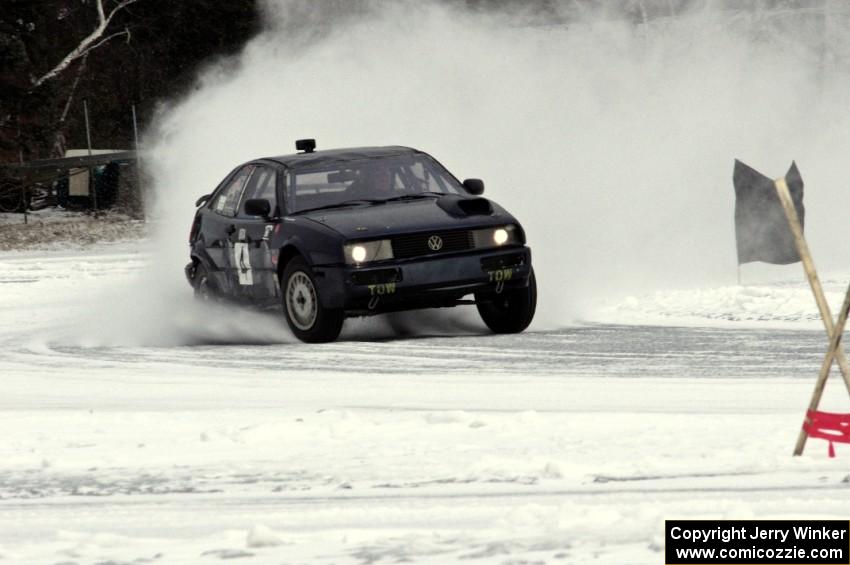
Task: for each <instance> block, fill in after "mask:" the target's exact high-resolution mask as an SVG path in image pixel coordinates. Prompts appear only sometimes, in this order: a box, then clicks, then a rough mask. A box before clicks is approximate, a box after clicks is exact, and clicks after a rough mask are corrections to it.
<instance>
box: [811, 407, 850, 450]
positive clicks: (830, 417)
mask: <svg viewBox="0 0 850 565" xmlns="http://www.w3.org/2000/svg"><path fill="white" fill-rule="evenodd" d="M803 429H804V430H805V431H806V433H807V434H808V435H809V437H816V438H819V439H825V440H827V441H828V442H829V456H830V457H835V447H834V446H833V445H832V442H835V441H837V442H838V443H850V414H833V413H831V412H818V411H816V410H809V411H808V412H806V420H805V421H804V422H803Z"/></svg>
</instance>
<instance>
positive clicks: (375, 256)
mask: <svg viewBox="0 0 850 565" xmlns="http://www.w3.org/2000/svg"><path fill="white" fill-rule="evenodd" d="M344 250H345V262H346V263H348V264H349V265H359V264H360V263H368V262H370V261H381V260H383V259H392V258H393V246H392V243H390V240H389V239H379V240H377V241H361V242H358V243H347V244H345V246H344Z"/></svg>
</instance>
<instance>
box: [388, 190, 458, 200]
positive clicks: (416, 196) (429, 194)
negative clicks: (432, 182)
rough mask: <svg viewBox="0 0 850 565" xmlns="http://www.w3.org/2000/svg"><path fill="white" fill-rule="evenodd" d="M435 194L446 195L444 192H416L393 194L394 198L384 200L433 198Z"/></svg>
mask: <svg viewBox="0 0 850 565" xmlns="http://www.w3.org/2000/svg"><path fill="white" fill-rule="evenodd" d="M434 196H445V193H443V192H434V191H427V192H417V193H416V194H404V195H402V196H393V197H392V198H385V199H384V200H382V202H396V201H398V200H417V199H419V198H431V197H434Z"/></svg>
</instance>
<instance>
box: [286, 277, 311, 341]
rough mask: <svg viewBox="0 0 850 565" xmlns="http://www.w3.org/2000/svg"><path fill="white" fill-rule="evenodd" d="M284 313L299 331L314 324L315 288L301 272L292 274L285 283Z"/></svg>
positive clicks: (307, 328)
mask: <svg viewBox="0 0 850 565" xmlns="http://www.w3.org/2000/svg"><path fill="white" fill-rule="evenodd" d="M286 311H287V314H288V315H289V319H290V320H291V321H292V324H293V325H294V326H295V327H296V328H298V329H299V330H302V331H307V330H309V329H310V328H312V327H313V324H315V323H316V316H317V315H318V300H317V298H316V288H315V287H314V286H313V281H312V280H310V277H308V276H307V274H306V273H304V272H303V271H296V272H295V273H293V274H292V276H290V277H289V281H288V282H287V283H286Z"/></svg>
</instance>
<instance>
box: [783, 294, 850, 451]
mask: <svg viewBox="0 0 850 565" xmlns="http://www.w3.org/2000/svg"><path fill="white" fill-rule="evenodd" d="M848 313H850V286H848V287H847V294H845V295H844V303H843V304H842V305H841V311H840V312H839V313H838V321H837V322H835V328H833V332H832V335H831V336H830V338H829V347H828V348H827V350H826V356H825V357H824V358H823V363H822V364H821V366H820V373H818V380H817V383H816V384H815V390H814V392H813V393H812V400H811V401H810V402H809V409H808V410H807V411H806V418H805V420H806V421H807V420H808V419H809V412H810V411H815V410H817V409H818V405H819V404H820V399H821V397H822V396H823V389H824V387H825V386H826V379H827V377H829V370H830V369H831V368H832V361H833V359H835V355H836V353H837V352H838V350H839V349H840V347H841V337H842V335H843V334H844V326H846V325H847V315H848ZM809 423H811V422H809ZM808 437H809V434H807V433H806V430H805V429H802V428H801V429H800V435H798V436H797V445H796V446H794V455H802V454H803V448H805V447H806V439H808Z"/></svg>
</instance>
